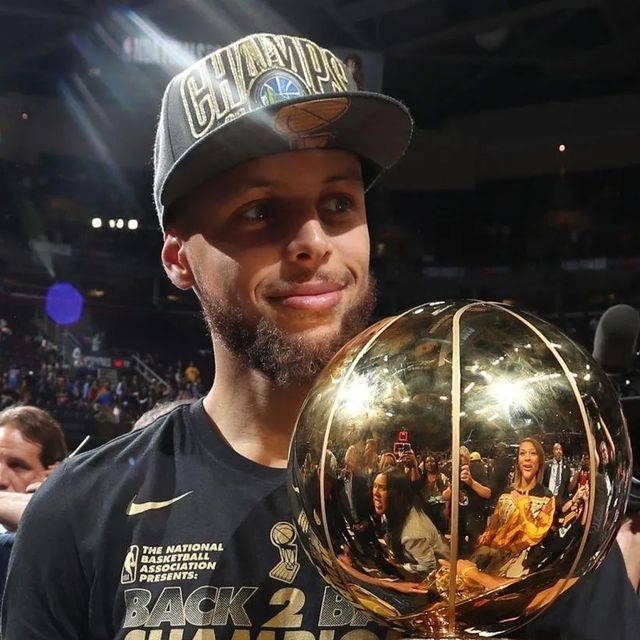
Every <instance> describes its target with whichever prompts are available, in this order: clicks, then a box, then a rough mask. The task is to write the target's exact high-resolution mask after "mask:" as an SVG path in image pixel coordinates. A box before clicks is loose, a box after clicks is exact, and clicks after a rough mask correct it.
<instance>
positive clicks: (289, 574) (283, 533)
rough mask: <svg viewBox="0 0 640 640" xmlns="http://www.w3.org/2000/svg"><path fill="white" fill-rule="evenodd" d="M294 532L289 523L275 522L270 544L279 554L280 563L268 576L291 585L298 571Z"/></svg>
mask: <svg viewBox="0 0 640 640" xmlns="http://www.w3.org/2000/svg"><path fill="white" fill-rule="evenodd" d="M295 539H296V531H295V529H294V528H293V525H292V524H291V523H289V522H277V523H276V524H274V525H273V527H272V529H271V544H272V545H273V546H274V547H276V548H277V549H278V551H279V552H280V562H278V564H277V565H276V566H275V567H273V569H271V571H270V572H269V576H270V577H271V578H274V579H275V580H280V581H281V582H286V583H287V584H291V583H292V582H293V580H294V578H295V577H296V574H297V573H298V569H300V564H299V563H298V545H297V544H295V543H294V542H293V541H294V540H295Z"/></svg>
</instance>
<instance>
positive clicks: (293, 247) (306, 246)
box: [286, 216, 331, 269]
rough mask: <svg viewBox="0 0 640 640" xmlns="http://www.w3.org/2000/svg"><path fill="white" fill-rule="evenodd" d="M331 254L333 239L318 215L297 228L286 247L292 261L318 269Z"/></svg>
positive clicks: (288, 257) (287, 255)
mask: <svg viewBox="0 0 640 640" xmlns="http://www.w3.org/2000/svg"><path fill="white" fill-rule="evenodd" d="M330 255H331V240H330V238H329V236H328V235H327V233H326V231H325V229H324V228H323V226H322V223H321V222H320V220H318V218H317V217H315V216H314V217H309V218H307V219H306V220H305V221H304V222H302V224H300V226H299V227H298V228H297V230H296V232H295V235H293V237H292V238H291V239H290V240H289V243H288V244H287V247H286V257H287V259H288V260H289V261H290V262H294V263H297V264H299V265H300V266H305V267H308V268H312V269H316V268H317V267H319V266H320V265H322V264H324V263H325V262H326V261H327V260H328V259H329V256H330Z"/></svg>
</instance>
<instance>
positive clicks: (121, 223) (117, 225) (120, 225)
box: [116, 218, 124, 229]
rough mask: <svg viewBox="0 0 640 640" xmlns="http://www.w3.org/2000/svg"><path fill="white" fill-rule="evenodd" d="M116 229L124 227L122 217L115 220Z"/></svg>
mask: <svg viewBox="0 0 640 640" xmlns="http://www.w3.org/2000/svg"><path fill="white" fill-rule="evenodd" d="M116 229H124V220H123V219H122V218H118V219H117V220H116Z"/></svg>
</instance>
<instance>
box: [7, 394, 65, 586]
mask: <svg viewBox="0 0 640 640" xmlns="http://www.w3.org/2000/svg"><path fill="white" fill-rule="evenodd" d="M66 455H67V446H66V444H65V441H64V434H63V433H62V429H61V428H60V425H59V424H58V422H56V420H54V419H53V418H52V417H51V416H50V415H49V414H48V413H47V412H46V411H42V410H41V409H38V408H37V407H30V406H14V407H10V408H7V409H5V410H3V411H1V412H0V531H2V533H0V590H2V588H3V586H4V581H5V577H6V575H7V567H8V564H9V557H10V555H11V551H12V548H13V543H14V539H15V533H14V532H15V531H16V529H17V528H18V526H19V524H20V521H21V519H22V515H23V513H24V510H25V508H26V506H27V505H28V504H29V501H30V500H31V497H32V496H33V492H34V491H36V490H37V489H38V487H39V486H40V485H41V484H42V483H43V482H44V481H45V480H46V478H47V477H48V475H49V474H50V473H51V472H52V471H53V470H54V469H56V468H57V467H58V465H59V464H60V462H61V460H62V459H63V458H64V457H65V456H66Z"/></svg>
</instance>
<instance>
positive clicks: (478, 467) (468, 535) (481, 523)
mask: <svg viewBox="0 0 640 640" xmlns="http://www.w3.org/2000/svg"><path fill="white" fill-rule="evenodd" d="M479 457H480V456H479V455H478V458H479ZM442 497H443V499H444V500H445V501H449V502H450V501H451V487H450V486H449V487H447V488H446V489H445V490H444V491H443V492H442ZM490 498H491V487H490V486H489V480H488V479H487V472H486V471H485V468H484V465H483V464H482V460H481V459H480V460H471V452H470V451H469V449H468V448H467V447H465V446H462V447H460V527H459V538H458V539H459V545H460V549H461V550H462V551H464V552H466V553H470V552H471V551H473V549H475V547H476V542H477V541H478V538H479V537H480V535H481V534H482V533H483V532H484V530H485V528H486V526H487V509H488V505H489V500H490Z"/></svg>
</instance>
